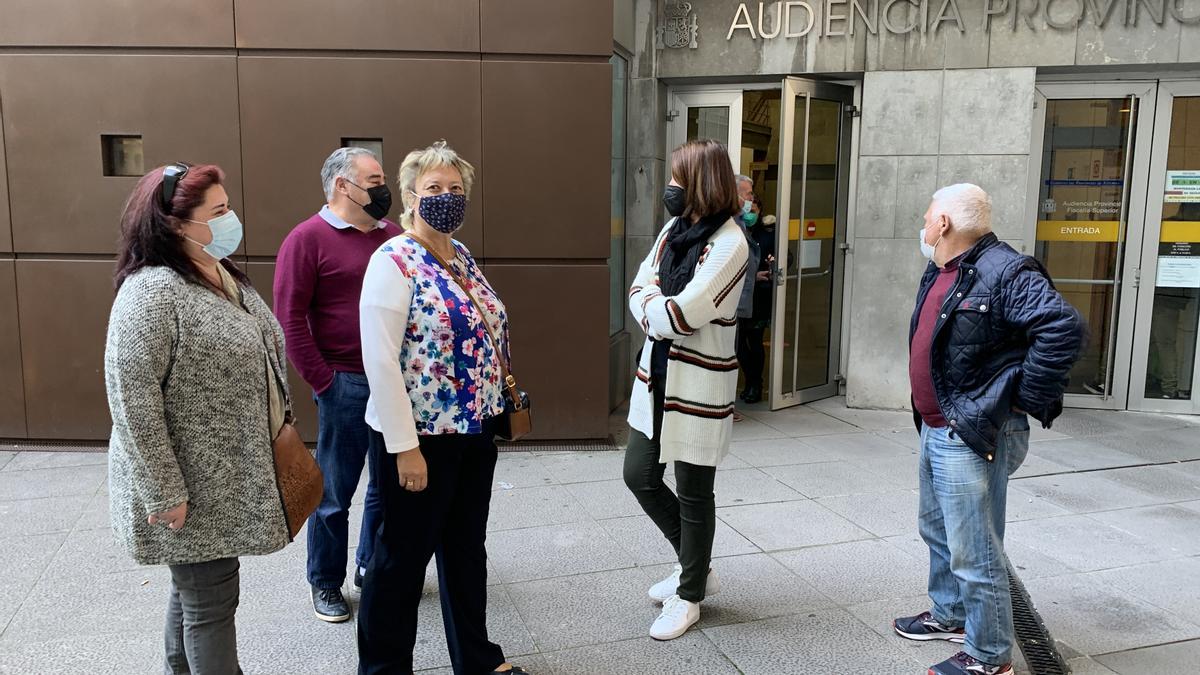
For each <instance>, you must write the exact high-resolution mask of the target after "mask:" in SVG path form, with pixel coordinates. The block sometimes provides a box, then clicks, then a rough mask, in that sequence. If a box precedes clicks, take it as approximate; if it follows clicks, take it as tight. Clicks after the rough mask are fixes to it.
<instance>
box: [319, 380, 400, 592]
mask: <svg viewBox="0 0 1200 675" xmlns="http://www.w3.org/2000/svg"><path fill="white" fill-rule="evenodd" d="M370 395H371V390H370V387H369V386H368V384H367V376H366V375H363V374H361V373H336V374H335V375H334V378H333V384H331V385H329V388H328V389H326V390H325V391H323V392H321V394H320V395H319V396H317V397H316V399H317V464H319V465H320V467H321V472H322V473H324V474H325V495H324V496H323V497H322V498H321V504H320V506H318V507H317V510H316V511H314V512H313V514H312V516H310V517H309V519H308V582H309V583H310V584H312V585H313V586H315V587H317V588H341V586H342V583H343V582H345V581H346V557H347V549H348V547H349V541H348V540H349V520H350V518H349V516H350V501H351V499H353V497H354V491H355V490H357V489H358V482H359V479H360V478H362V472H363V465H364V464H366V461H367V447H368V439H369V435H368V432H369V431H370V427H368V426H367V423H366V421H365V419H364V418H365V415H366V411H367V399H368V398H370ZM382 522H383V502H382V500H381V499H380V497H379V490H378V488H377V487H376V485H375V474H374V473H373V472H372V473H371V475H370V477H369V478H368V480H367V496H366V500H365V504H364V505H363V521H362V530H361V532H360V533H359V537H358V552H357V555H356V556H355V562H356V564H357V565H358V566H359V567H366V566H367V563H368V562H369V561H370V560H371V552H372V551H373V549H374V547H375V535H376V533H378V532H379V526H380V524H381V523H382Z"/></svg>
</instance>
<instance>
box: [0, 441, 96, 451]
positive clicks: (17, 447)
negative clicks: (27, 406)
mask: <svg viewBox="0 0 1200 675" xmlns="http://www.w3.org/2000/svg"><path fill="white" fill-rule="evenodd" d="M0 451H8V452H108V444H107V443H105V442H103V441H97V442H87V441H0Z"/></svg>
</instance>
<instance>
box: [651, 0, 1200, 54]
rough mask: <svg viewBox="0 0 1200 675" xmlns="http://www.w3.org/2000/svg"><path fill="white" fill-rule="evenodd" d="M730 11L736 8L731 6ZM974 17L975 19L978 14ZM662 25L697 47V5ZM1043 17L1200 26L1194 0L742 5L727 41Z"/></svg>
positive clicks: (672, 12) (1014, 23) (965, 27)
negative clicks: (968, 17)
mask: <svg viewBox="0 0 1200 675" xmlns="http://www.w3.org/2000/svg"><path fill="white" fill-rule="evenodd" d="M960 3H965V4H969V8H971V9H974V8H975V7H977V6H978V4H979V3H982V5H983V17H982V21H978V20H976V21H967V20H965V19H964V18H963V12H962V10H961V8H960V6H959V5H960ZM731 6H732V4H731ZM976 14H977V13H976V12H972V14H971V15H976ZM664 15H665V22H664V24H661V25H660V26H659V29H658V46H659V48H660V49H661V48H664V47H666V48H686V47H690V48H691V49H695V48H696V46H697V35H698V33H699V26H698V22H697V18H696V16H695V13H694V10H693V5H692V3H689V2H674V1H669V2H667V3H665V6H664ZM1038 19H1041V20H1042V21H1044V23H1045V25H1047V26H1049V27H1050V28H1052V29H1054V30H1060V31H1072V30H1075V29H1077V28H1079V27H1080V26H1081V25H1083V24H1084V23H1085V22H1087V23H1090V24H1092V25H1094V26H1096V27H1098V28H1104V27H1106V26H1108V25H1110V24H1119V25H1123V26H1128V27H1133V26H1138V25H1140V24H1141V23H1142V22H1146V21H1151V22H1153V23H1154V24H1156V25H1159V26H1163V25H1166V23H1167V22H1168V21H1171V22H1177V23H1180V24H1188V25H1198V24H1200V8H1196V3H1195V2H1194V0H791V1H788V2H783V1H777V2H757V3H754V2H742V3H738V4H737V5H736V6H735V7H734V9H733V15H732V17H731V19H730V21H729V24H728V30H726V31H725V39H726V40H731V39H733V37H734V36H735V35H744V36H748V37H750V38H752V39H754V40H774V39H776V38H784V39H791V38H803V37H807V36H809V35H812V36H815V37H820V38H829V37H841V36H847V35H850V36H852V35H856V34H859V33H863V32H865V33H869V34H872V35H878V34H879V33H880V32H881V31H886V32H888V33H892V34H895V35H905V34H908V33H920V34H925V33H938V32H939V31H943V30H957V31H958V32H959V33H975V32H980V33H989V32H991V31H993V30H1002V29H1007V30H1011V31H1016V30H1018V29H1019V28H1021V27H1027V28H1028V29H1030V30H1039V27H1040V25H1041V22H1039V21H1038Z"/></svg>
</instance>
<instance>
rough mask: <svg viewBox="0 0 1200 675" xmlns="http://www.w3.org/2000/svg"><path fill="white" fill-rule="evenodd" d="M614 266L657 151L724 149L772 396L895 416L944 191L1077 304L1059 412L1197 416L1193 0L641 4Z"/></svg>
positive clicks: (1198, 85) (1197, 4)
mask: <svg viewBox="0 0 1200 675" xmlns="http://www.w3.org/2000/svg"><path fill="white" fill-rule="evenodd" d="M634 15H635V20H634V24H635V38H634V39H635V42H636V46H635V49H634V54H633V58H632V62H631V71H630V84H629V108H628V109H629V124H630V129H629V144H628V156H629V160H628V163H627V173H628V179H627V199H626V206H627V219H626V222H627V228H626V235H627V236H626V244H627V245H626V257H627V263H628V264H627V266H626V277H627V279H628V277H629V276H631V274H632V270H633V268H634V266H635V265H636V262H637V261H638V260H640V259H641V258H642V257H643V256H644V255H645V252H646V251H647V249H648V248H649V246H650V243H651V241H652V239H653V237H654V235H655V234H656V233H657V231H658V229H659V228H660V227H661V226H662V224H663V222H664V214H663V209H662V206H661V203H660V195H661V193H662V189H663V185H664V182H665V180H666V178H667V164H666V163H667V161H668V159H669V152H670V149H671V148H672V147H674V146H675V145H677V144H678V143H681V142H683V141H684V140H686V139H690V138H696V137H715V138H719V139H721V140H723V141H725V142H727V143H728V144H729V146H730V148H731V153H730V154H731V159H732V161H733V163H734V165H735V168H736V169H737V170H738V171H739V172H740V173H743V174H746V175H748V176H750V177H751V178H752V179H753V180H754V182H755V190H756V192H757V194H758V195H759V196H760V197H761V198H762V200H763V202H764V211H763V212H764V214H765V215H774V216H776V219H777V225H776V226H775V231H776V241H777V247H776V248H777V253H776V256H777V270H776V275H775V278H776V286H775V291H774V295H775V298H774V306H773V313H772V325H771V329H770V330H769V331H768V335H767V338H766V342H767V343H768V350H769V353H770V358H769V362H770V364H769V366H768V377H767V382H768V383H769V389H770V397H769V398H770V400H771V404H772V406H773V407H775V408H781V407H786V406H789V405H795V404H798V403H802V402H805V401H809V400H814V399H818V398H822V397H826V396H830V395H834V394H836V393H838V392H839V391H840V392H843V393H845V395H846V396H847V400H848V402H849V404H850V405H851V406H856V407H880V408H893V409H899V408H906V407H908V406H909V386H908V374H907V362H908V355H907V331H908V321H909V316H910V313H911V311H912V307H913V299H914V295H915V291H916V286H917V282H918V280H919V277H920V274H921V271H922V269H923V266H924V264H925V261H924V259H923V258H922V256H921V254H920V251H919V247H918V241H917V236H918V229H919V228H920V227H921V226H922V224H923V214H924V211H925V209H926V206H927V205H928V203H929V200H930V196H931V195H932V193H933V192H934V191H935V190H936V189H937V188H938V187H940V186H943V185H948V184H952V183H956V182H973V183H977V184H979V185H980V186H982V187H983V188H984V189H985V190H987V191H988V192H989V193H990V194H991V195H992V198H993V225H994V229H995V231H996V233H997V234H998V235H999V236H1000V237H1001V238H1002V239H1003V240H1005V241H1007V242H1009V243H1011V244H1012V245H1013V246H1014V247H1016V248H1017V249H1018V250H1022V251H1024V252H1025V253H1027V254H1029V255H1033V256H1036V257H1037V258H1038V259H1039V260H1041V261H1042V262H1043V264H1045V266H1046V267H1047V268H1048V269H1049V271H1050V272H1051V274H1052V275H1053V277H1054V278H1055V280H1056V284H1057V286H1058V288H1059V289H1060V290H1061V291H1062V292H1063V294H1064V295H1065V296H1066V297H1067V298H1068V300H1069V301H1070V302H1072V303H1073V304H1074V305H1075V306H1076V307H1077V308H1079V310H1080V311H1081V312H1082V314H1083V316H1084V317H1085V319H1086V321H1087V323H1088V326H1089V329H1090V341H1089V346H1088V348H1087V351H1086V353H1085V354H1084V356H1083V358H1082V360H1081V361H1080V362H1079V364H1078V365H1077V366H1076V368H1075V370H1074V371H1073V372H1072V374H1071V382H1070V385H1069V388H1068V396H1067V405H1069V406H1078V407H1090V408H1100V409H1111V410H1147V411H1161V412H1169V413H1184V414H1197V413H1200V394H1197V393H1196V392H1195V390H1194V388H1193V386H1192V383H1193V382H1194V381H1195V379H1196V377H1197V358H1196V352H1197V349H1196V347H1197V330H1196V329H1197V323H1198V317H1200V307H1198V301H1200V0H805V1H799V2H797V1H791V2H733V1H731V0H690V1H688V2H678V1H676V0H663V1H661V2H656V1H654V0H637V1H636V2H635V3H634Z"/></svg>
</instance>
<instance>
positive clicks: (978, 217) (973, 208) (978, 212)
mask: <svg viewBox="0 0 1200 675" xmlns="http://www.w3.org/2000/svg"><path fill="white" fill-rule="evenodd" d="M931 215H932V216H933V217H934V218H937V217H938V216H943V215H944V216H946V217H947V218H949V219H950V222H951V223H952V224H953V225H954V227H955V228H957V229H959V230H962V231H963V232H965V233H967V234H970V235H972V236H973V237H975V238H978V237H982V236H983V235H985V234H987V233H988V232H991V231H992V198H991V197H989V196H988V193H986V192H984V191H983V188H981V187H979V186H978V185H973V184H971V183H958V184H957V185H951V186H949V187H944V188H942V189H941V190H938V191H937V192H935V193H933V205H932V212H931Z"/></svg>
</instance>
